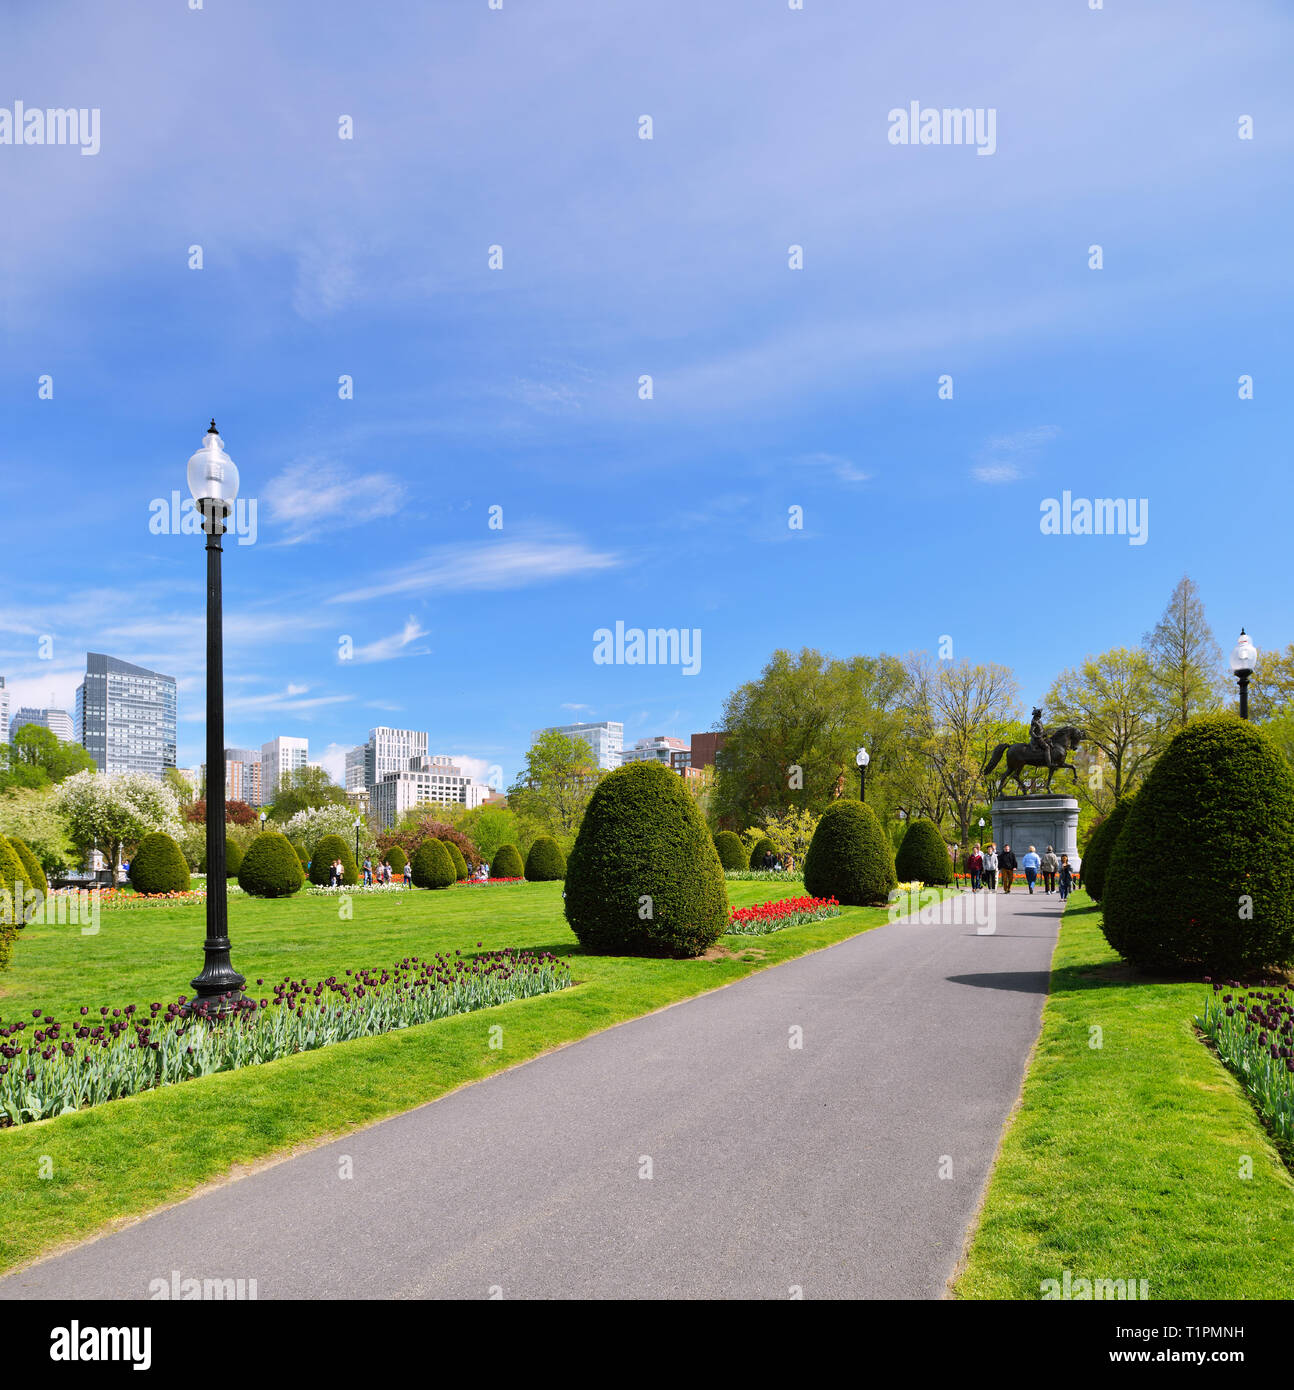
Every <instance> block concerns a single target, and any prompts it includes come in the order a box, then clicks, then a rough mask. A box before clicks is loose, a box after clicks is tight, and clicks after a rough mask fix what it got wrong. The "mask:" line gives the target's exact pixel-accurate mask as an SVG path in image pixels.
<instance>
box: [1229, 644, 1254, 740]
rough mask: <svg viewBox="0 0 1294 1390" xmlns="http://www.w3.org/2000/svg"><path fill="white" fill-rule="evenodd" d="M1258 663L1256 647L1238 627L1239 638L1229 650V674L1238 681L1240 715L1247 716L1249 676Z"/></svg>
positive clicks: (1243, 717) (1242, 717)
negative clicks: (1230, 650)
mask: <svg viewBox="0 0 1294 1390" xmlns="http://www.w3.org/2000/svg"><path fill="white" fill-rule="evenodd" d="M1257 664H1258V648H1257V647H1255V646H1254V644H1253V642H1251V641H1250V639H1249V638H1248V637H1247V636H1246V635H1245V630H1244V628H1241V629H1240V640H1239V641H1238V642H1237V643H1236V645H1235V647H1234V648H1233V649H1232V652H1231V674H1232V675H1233V676H1235V678H1236V679H1237V680H1238V681H1239V682H1240V717H1241V719H1248V718H1249V677H1250V676H1252V675H1253V673H1254V667H1255V666H1257Z"/></svg>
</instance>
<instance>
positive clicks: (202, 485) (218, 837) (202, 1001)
mask: <svg viewBox="0 0 1294 1390" xmlns="http://www.w3.org/2000/svg"><path fill="white" fill-rule="evenodd" d="M189 490H190V491H191V492H192V493H193V497H194V500H195V501H196V502H197V504H198V510H199V511H200V512H201V513H202V530H203V533H204V534H205V536H206V538H207V939H206V941H204V942H203V945H202V949H203V953H204V956H205V960H204V963H203V966H202V972H201V974H199V975H198V976H197V978H196V979H194V980H193V981H192V985H193V988H194V990H195V991H196V998H195V999H194V1000H193V1001H192V1003H191V1007H193V1008H196V1009H199V1010H202V1011H206V1012H213V1013H222V1012H224V1011H225V1010H226V1009H228V1008H229V1007H230V1006H231V1005H233V1004H235V1003H237V1001H238V1000H240V999H241V998H242V989H243V985H244V984H245V983H246V980H245V979H244V977H243V976H242V975H240V974H239V973H238V972H237V971H236V970H235V969H234V967H233V965H232V963H231V962H230V959H229V914H228V906H227V900H226V893H225V671H224V654H223V640H222V639H223V614H222V610H221V593H220V555H221V545H220V538H221V536H223V535H224V532H225V518H226V517H227V516H228V515H229V513H230V512H231V511H232V510H233V506H234V499H235V498H236V497H237V496H238V469H237V467H236V466H235V464H234V461H233V459H231V458H230V457H229V455H228V454H227V453H225V449H224V444H223V443H222V441H221V438H220V432H219V431H218V430H217V429H216V422H215V421H214V420H213V421H212V422H211V428H210V429H208V430H207V433H206V435H205V436H204V437H203V440H202V447H201V448H200V449H199V450H198V452H197V453H196V454H194V455H193V457H192V458H191V459H190V460H189Z"/></svg>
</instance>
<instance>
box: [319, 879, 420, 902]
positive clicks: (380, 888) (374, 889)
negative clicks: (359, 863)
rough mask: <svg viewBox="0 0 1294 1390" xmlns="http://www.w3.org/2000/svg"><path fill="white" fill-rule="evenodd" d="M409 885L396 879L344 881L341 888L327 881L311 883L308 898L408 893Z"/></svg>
mask: <svg viewBox="0 0 1294 1390" xmlns="http://www.w3.org/2000/svg"><path fill="white" fill-rule="evenodd" d="M408 891H409V889H408V887H407V886H406V885H405V884H403V883H397V882H396V881H395V880H394V879H392V881H391V882H390V883H343V884H342V885H341V886H340V887H339V888H330V887H329V886H328V885H327V884H326V883H324V884H319V885H315V884H313V883H312V884H311V885H310V886H309V887H308V888H307V889H306V897H308V898H337V897H340V896H341V895H342V894H343V893H408Z"/></svg>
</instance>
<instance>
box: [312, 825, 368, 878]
mask: <svg viewBox="0 0 1294 1390" xmlns="http://www.w3.org/2000/svg"><path fill="white" fill-rule="evenodd" d="M334 859H340V860H341V881H342V882H343V883H358V882H359V870H358V869H357V868H356V867H355V856H354V855H353V854H352V853H351V851H350V846H349V845H347V843H346V841H345V840H343V839H342V837H341V836H340V835H325V836H324V837H323V838H322V839H321V840H320V841H319V843H318V844H317V845H316V846H315V847H314V852H313V853H312V854H311V856H310V882H311V883H313V884H314V885H315V887H316V888H323V887H326V886H327V885H328V883H329V881H330V880H331V879H332V865H333V860H334Z"/></svg>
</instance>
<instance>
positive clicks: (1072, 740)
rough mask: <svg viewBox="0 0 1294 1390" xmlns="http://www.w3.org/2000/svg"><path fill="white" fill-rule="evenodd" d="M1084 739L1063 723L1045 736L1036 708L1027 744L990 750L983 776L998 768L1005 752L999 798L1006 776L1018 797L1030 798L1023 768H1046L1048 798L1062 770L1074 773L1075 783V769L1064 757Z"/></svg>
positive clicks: (1046, 794) (1076, 772)
mask: <svg viewBox="0 0 1294 1390" xmlns="http://www.w3.org/2000/svg"><path fill="white" fill-rule="evenodd" d="M1086 737H1087V735H1086V734H1085V733H1084V732H1083V730H1082V729H1076V728H1075V727H1074V726H1073V725H1072V724H1063V725H1062V726H1061V727H1060V728H1059V729H1053V730H1052V731H1051V733H1049V734H1048V733H1044V732H1043V728H1042V710H1040V709H1035V710H1034V712H1033V718H1032V720H1031V721H1030V723H1029V742H1028V743H999V744H998V746H997V747H996V748H995V749H994V750H993V756H992V757H991V758H990V759H989V760H988V762H987V763H986V764H985V766H984V774H983V775H984V776H986V777H987V776H988V774H989V773H990V772H992V771H993V769H994V768H995V767H996V766H997V765H998V761H999V759H1000V758H1001V757H1002V754H1003V753H1005V754H1006V771H1005V772H1004V773H1003V774H1002V780H1001V781H1000V782H999V783H998V785H997V795H998V796H999V797H1000V796H1001V795H1002V790H1003V788H1004V787H1005V786H1006V784H1007V779H1008V778H1009V777H1014V778H1015V780H1016V783H1017V785H1018V786H1019V788H1020V795H1021V796H1028V795H1029V789H1028V788H1027V787H1026V786H1025V784H1024V779H1023V778H1022V777H1021V776H1020V769H1021V768H1024V767H1045V768H1046V769H1047V786H1046V790H1045V791H1044V793H1043V794H1044V795H1045V796H1050V795H1051V779H1052V778H1053V777H1054V776H1055V775H1056V774H1057V773H1058V772H1059V771H1061V769H1062V768H1065V769H1068V770H1069V771H1070V772H1071V773H1073V776H1074V781H1075V782H1077V781H1078V769H1077V768H1076V767H1075V766H1074V764H1073V763H1071V762H1066V760H1065V755H1066V754H1067V753H1070V752H1072V751H1073V750H1074V749H1075V748H1077V747H1078V745H1079V744H1080V743H1081V742H1082V741H1083V740H1084V739H1085V738H1086Z"/></svg>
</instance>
